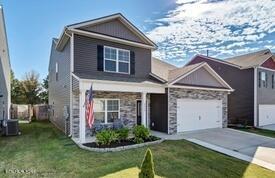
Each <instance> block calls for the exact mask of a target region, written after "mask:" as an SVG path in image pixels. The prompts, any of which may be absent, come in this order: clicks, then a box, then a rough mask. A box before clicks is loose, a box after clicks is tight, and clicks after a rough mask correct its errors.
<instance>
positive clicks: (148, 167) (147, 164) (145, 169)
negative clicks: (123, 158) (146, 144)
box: [139, 148, 155, 178]
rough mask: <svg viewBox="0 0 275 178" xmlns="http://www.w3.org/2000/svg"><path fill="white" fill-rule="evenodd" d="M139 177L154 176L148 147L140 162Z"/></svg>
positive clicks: (151, 177) (148, 177) (151, 156)
mask: <svg viewBox="0 0 275 178" xmlns="http://www.w3.org/2000/svg"><path fill="white" fill-rule="evenodd" d="M139 177H140V178H154V177H155V171H154V162H153V155H152V152H151V150H150V149H149V148H148V149H147V151H146V154H145V157H144V159H143V162H142V164H141V171H140V173H139Z"/></svg>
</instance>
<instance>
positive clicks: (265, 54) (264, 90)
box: [188, 49, 275, 127]
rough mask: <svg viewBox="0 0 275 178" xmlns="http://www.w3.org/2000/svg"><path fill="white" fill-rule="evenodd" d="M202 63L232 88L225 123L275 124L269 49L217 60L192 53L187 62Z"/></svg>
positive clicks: (273, 59) (274, 71) (274, 59)
mask: <svg viewBox="0 0 275 178" xmlns="http://www.w3.org/2000/svg"><path fill="white" fill-rule="evenodd" d="M201 62H206V63H207V64H209V65H210V66H211V67H212V68H213V69H214V70H215V71H216V72H217V73H218V74H219V75H220V76H221V77H222V78H223V79H224V80H225V81H226V82H227V83H228V84H229V85H230V86H231V87H232V88H234V90H235V91H234V92H233V93H232V94H230V95H229V97H228V122H229V124H244V125H251V126H256V127H258V126H264V125H269V124H275V78H274V75H275V56H274V54H272V53H271V51H270V50H268V49H266V50H261V51H258V52H255V53H250V54H246V55H241V56H237V57H233V58H229V59H226V60H219V59H215V58H211V57H206V56H202V55H197V56H195V57H194V58H193V59H192V60H191V61H190V62H189V64H188V65H192V64H196V63H201Z"/></svg>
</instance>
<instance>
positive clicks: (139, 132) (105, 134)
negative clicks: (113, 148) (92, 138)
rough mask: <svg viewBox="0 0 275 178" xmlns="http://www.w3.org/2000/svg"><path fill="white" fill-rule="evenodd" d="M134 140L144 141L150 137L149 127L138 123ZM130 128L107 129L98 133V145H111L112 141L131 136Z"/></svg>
mask: <svg viewBox="0 0 275 178" xmlns="http://www.w3.org/2000/svg"><path fill="white" fill-rule="evenodd" d="M132 131H133V135H134V141H135V142H136V143H143V142H144V141H145V140H146V139H148V138H149V137H150V131H149V129H147V128H145V127H144V126H143V125H138V126H135V127H134V128H133V130H132ZM129 132H130V129H128V128H121V129H117V130H111V129H105V130H102V131H100V132H98V133H97V134H96V142H97V144H98V145H110V144H111V143H112V142H121V141H125V140H127V139H128V138H129Z"/></svg>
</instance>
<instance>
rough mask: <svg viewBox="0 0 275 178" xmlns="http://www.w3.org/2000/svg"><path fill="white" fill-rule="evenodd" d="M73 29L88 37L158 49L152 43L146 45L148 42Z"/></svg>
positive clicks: (74, 31)
mask: <svg viewBox="0 0 275 178" xmlns="http://www.w3.org/2000/svg"><path fill="white" fill-rule="evenodd" d="M71 31H72V32H73V33H76V34H80V35H84V36H88V37H92V38H96V39H102V40H107V41H111V42H115V43H121V44H126V45H130V46H136V47H140V48H146V49H156V47H154V46H150V45H146V44H142V43H138V42H133V41H129V40H124V39H120V38H116V37H111V36H107V35H102V34H98V33H93V32H86V31H83V30H79V29H72V30H71Z"/></svg>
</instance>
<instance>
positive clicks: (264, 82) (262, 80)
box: [259, 72, 267, 88]
mask: <svg viewBox="0 0 275 178" xmlns="http://www.w3.org/2000/svg"><path fill="white" fill-rule="evenodd" d="M261 86H263V87H265V88H267V73H266V72H259V87H261Z"/></svg>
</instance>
